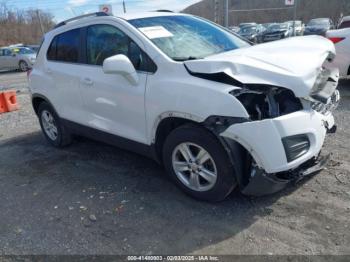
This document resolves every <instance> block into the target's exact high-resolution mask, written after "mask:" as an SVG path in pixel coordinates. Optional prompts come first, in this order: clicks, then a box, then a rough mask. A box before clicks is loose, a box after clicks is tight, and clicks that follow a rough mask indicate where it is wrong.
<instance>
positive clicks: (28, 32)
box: [0, 2, 55, 46]
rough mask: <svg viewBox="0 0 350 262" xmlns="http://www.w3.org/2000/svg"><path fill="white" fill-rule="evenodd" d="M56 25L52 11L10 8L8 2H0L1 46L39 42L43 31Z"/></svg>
mask: <svg viewBox="0 0 350 262" xmlns="http://www.w3.org/2000/svg"><path fill="white" fill-rule="evenodd" d="M40 22H41V23H40ZM54 25H55V23H54V21H53V15H52V14H51V13H48V12H44V11H42V10H38V9H29V10H21V9H10V8H8V6H7V5H6V2H1V3H0V35H1V37H0V46H5V45H9V44H16V43H24V44H38V43H40V41H41V38H42V36H43V33H46V32H48V31H49V30H51V29H52V27H53V26H54Z"/></svg>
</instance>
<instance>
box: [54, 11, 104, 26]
mask: <svg viewBox="0 0 350 262" xmlns="http://www.w3.org/2000/svg"><path fill="white" fill-rule="evenodd" d="M90 16H110V15H109V14H107V13H105V12H95V13H90V14H85V15H80V16H76V17H73V18H70V19H68V20H65V21H63V22H60V23H58V24H57V25H56V26H55V27H54V28H55V29H56V28H58V27H61V26H64V25H66V24H67V23H69V22H72V21H75V20H79V19H81V18H85V17H90Z"/></svg>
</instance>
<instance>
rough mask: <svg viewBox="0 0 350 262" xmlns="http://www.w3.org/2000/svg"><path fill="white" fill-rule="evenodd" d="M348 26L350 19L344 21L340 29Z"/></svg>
mask: <svg viewBox="0 0 350 262" xmlns="http://www.w3.org/2000/svg"><path fill="white" fill-rule="evenodd" d="M348 27H350V21H346V22H343V23H342V24H341V25H340V26H339V29H342V28H348Z"/></svg>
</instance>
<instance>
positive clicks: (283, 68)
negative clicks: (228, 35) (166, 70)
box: [185, 36, 335, 97]
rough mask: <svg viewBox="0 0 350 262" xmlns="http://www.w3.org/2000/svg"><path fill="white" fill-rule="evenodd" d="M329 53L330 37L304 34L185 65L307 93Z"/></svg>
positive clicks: (332, 47) (305, 94) (239, 79)
mask: <svg viewBox="0 0 350 262" xmlns="http://www.w3.org/2000/svg"><path fill="white" fill-rule="evenodd" d="M330 53H332V54H335V49H334V45H333V44H332V42H331V41H329V40H327V39H325V38H324V37H321V36H305V37H295V38H289V39H285V40H281V41H276V42H272V43H265V44H261V45H256V46H253V47H249V48H242V49H236V50H234V51H231V52H226V53H222V54H219V55H214V56H210V57H207V58H205V59H201V60H194V61H187V62H185V65H186V66H187V67H188V68H189V70H190V71H192V72H194V73H208V74H213V73H217V72H225V73H226V74H227V75H229V76H232V77H233V78H234V79H236V80H238V81H240V82H242V83H245V84H265V85H272V86H280V87H284V88H287V89H290V90H292V91H293V92H294V94H295V95H296V96H297V97H308V96H309V94H310V91H311V89H312V87H313V85H314V83H315V81H316V78H317V76H318V74H319V72H320V70H321V67H322V65H323V63H324V62H325V60H326V58H327V57H328V56H329V54H330Z"/></svg>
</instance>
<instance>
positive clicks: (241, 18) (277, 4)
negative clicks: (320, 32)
mask: <svg viewBox="0 0 350 262" xmlns="http://www.w3.org/2000/svg"><path fill="white" fill-rule="evenodd" d="M223 2H224V1H222V0H219V1H218V5H219V6H218V13H219V14H218V18H219V19H218V22H219V23H220V24H223V22H224V21H223V17H224V5H223ZM284 3H285V1H284V0H264V1H262V0H229V9H230V10H236V11H237V10H251V9H255V11H244V12H230V16H229V24H230V25H237V24H239V23H243V22H257V23H270V22H283V21H287V20H292V19H293V8H290V9H285V7H286V6H285V5H284ZM297 3H298V5H297V19H298V20H302V21H304V22H307V21H309V20H310V19H312V18H317V17H329V18H332V19H333V20H334V21H338V19H339V17H340V15H341V14H342V13H343V14H344V15H350V0H331V1H330V0H297ZM266 8H271V9H273V10H256V9H266ZM274 8H278V9H274ZM214 9H215V0H203V1H201V2H199V3H197V4H194V5H192V6H190V7H188V8H186V9H185V10H184V11H183V12H185V13H190V14H195V15H199V16H202V17H205V18H207V19H210V20H213V21H214V15H213V13H214V11H213V10H214Z"/></svg>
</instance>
